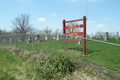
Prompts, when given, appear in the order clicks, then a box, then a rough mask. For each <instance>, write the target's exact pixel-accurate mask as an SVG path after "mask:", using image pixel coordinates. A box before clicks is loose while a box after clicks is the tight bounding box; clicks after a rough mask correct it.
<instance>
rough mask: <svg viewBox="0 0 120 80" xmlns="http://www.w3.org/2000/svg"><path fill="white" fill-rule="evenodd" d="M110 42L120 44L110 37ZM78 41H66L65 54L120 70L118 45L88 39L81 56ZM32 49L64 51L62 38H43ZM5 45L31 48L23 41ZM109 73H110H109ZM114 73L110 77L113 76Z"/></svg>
mask: <svg viewBox="0 0 120 80" xmlns="http://www.w3.org/2000/svg"><path fill="white" fill-rule="evenodd" d="M95 40H101V41H104V39H101V38H96V39H95ZM107 42H111V43H116V44H120V41H117V40H116V39H113V38H110V40H109V41H107ZM77 43H78V42H66V49H67V51H66V54H67V55H70V56H72V58H73V59H83V60H85V61H89V62H91V63H94V64H95V65H96V66H98V67H101V66H102V67H106V68H108V69H110V70H114V71H118V72H120V47H119V46H114V45H110V44H105V43H100V42H95V41H91V40H88V41H87V42H86V53H87V55H86V56H83V55H82V54H83V53H82V52H83V45H78V44H77ZM33 44H34V45H33V47H34V51H36V52H40V51H43V52H44V53H51V54H52V55H56V54H60V53H62V54H63V53H64V51H63V50H62V49H63V43H62V40H60V41H56V40H48V41H47V40H44V42H43V43H37V42H34V43H33ZM6 45H14V46H16V45H17V47H18V48H22V49H25V50H30V51H31V50H32V43H29V44H27V42H26V41H23V42H17V43H16V42H8V43H6ZM109 75H110V74H109ZM113 77H114V75H113V76H112V77H111V78H113ZM117 79H118V78H117Z"/></svg>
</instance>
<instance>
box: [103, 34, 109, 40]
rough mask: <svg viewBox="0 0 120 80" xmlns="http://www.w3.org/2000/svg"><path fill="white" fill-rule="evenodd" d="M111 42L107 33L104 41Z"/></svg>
mask: <svg viewBox="0 0 120 80" xmlns="http://www.w3.org/2000/svg"><path fill="white" fill-rule="evenodd" d="M108 40H109V36H108V32H106V33H105V37H104V41H108Z"/></svg>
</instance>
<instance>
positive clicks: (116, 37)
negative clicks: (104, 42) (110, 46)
mask: <svg viewBox="0 0 120 80" xmlns="http://www.w3.org/2000/svg"><path fill="white" fill-rule="evenodd" d="M116 38H117V41H119V32H117V37H116Z"/></svg>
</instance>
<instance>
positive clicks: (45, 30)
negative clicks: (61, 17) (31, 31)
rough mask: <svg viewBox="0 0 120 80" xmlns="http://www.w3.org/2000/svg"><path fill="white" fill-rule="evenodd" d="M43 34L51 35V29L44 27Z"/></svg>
mask: <svg viewBox="0 0 120 80" xmlns="http://www.w3.org/2000/svg"><path fill="white" fill-rule="evenodd" d="M44 32H45V34H51V33H52V29H50V28H49V27H46V28H45V29H44Z"/></svg>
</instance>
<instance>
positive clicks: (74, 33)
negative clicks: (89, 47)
mask: <svg viewBox="0 0 120 80" xmlns="http://www.w3.org/2000/svg"><path fill="white" fill-rule="evenodd" d="M76 21H83V24H82V25H74V26H65V23H69V22H76ZM75 28H83V32H73V33H66V32H65V30H66V29H75ZM63 35H71V36H77V35H78V36H79V35H83V38H86V17H85V16H83V19H78V20H71V21H65V20H63ZM64 39H65V37H64V36H63V49H65V43H64ZM65 41H83V54H86V41H87V40H86V39H78V40H77V39H72V40H71V39H68V40H66V39H65Z"/></svg>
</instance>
